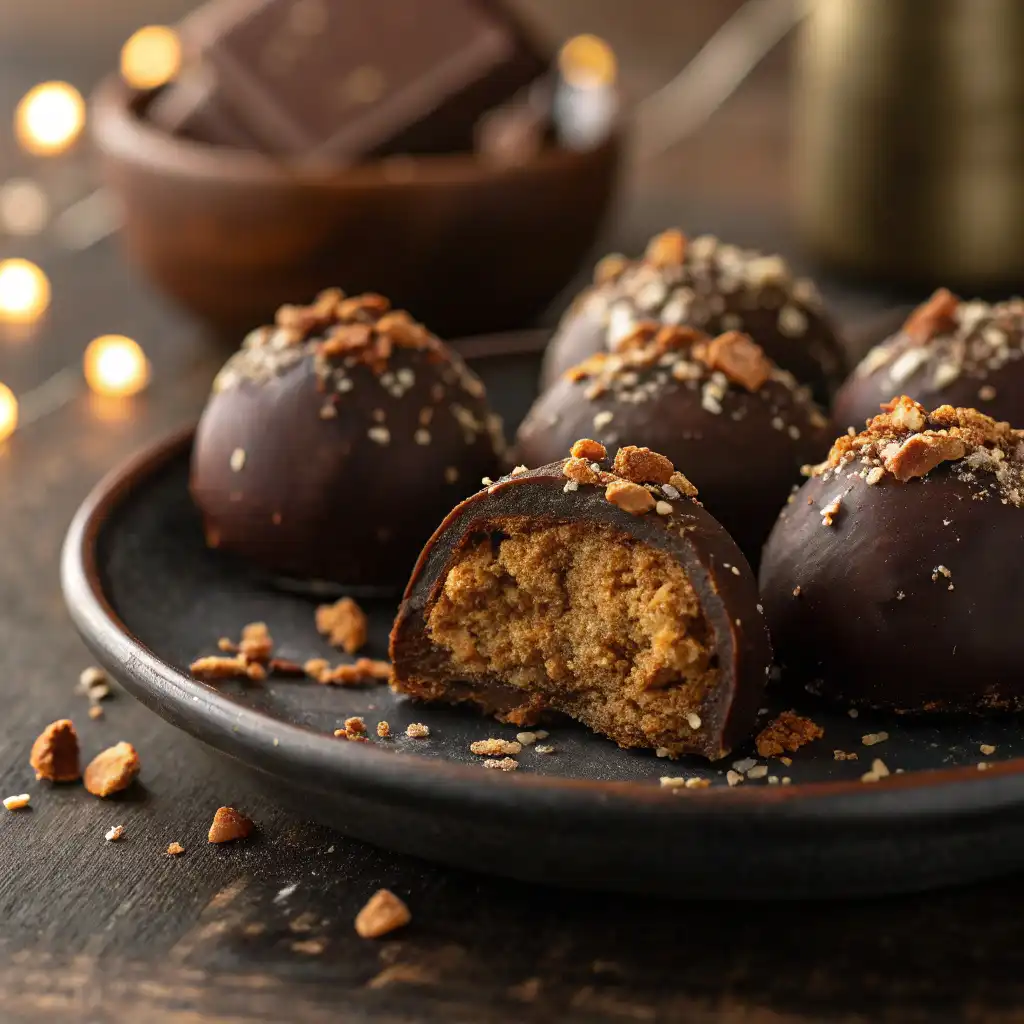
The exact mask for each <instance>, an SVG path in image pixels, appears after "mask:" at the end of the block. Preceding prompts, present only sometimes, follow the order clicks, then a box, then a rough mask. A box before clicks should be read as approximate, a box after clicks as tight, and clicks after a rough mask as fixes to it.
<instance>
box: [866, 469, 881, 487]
mask: <svg viewBox="0 0 1024 1024" xmlns="http://www.w3.org/2000/svg"><path fill="white" fill-rule="evenodd" d="M883 476H885V469H884V468H883V467H882V466H875V468H874V469H872V470H869V471H868V475H867V476H866V477H865V479H866V480H867V482H868V483H869V484H870V485H871V486H872V487H874V485H875V484H877V483H881V481H882V477H883Z"/></svg>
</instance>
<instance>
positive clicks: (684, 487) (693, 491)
mask: <svg viewBox="0 0 1024 1024" xmlns="http://www.w3.org/2000/svg"><path fill="white" fill-rule="evenodd" d="M668 483H669V486H670V487H674V488H675V489H676V490H677V491H678V492H679V493H680V494H685V495H686V497H688V498H696V497H697V488H696V487H695V486H694V485H693V484H692V483H690V481H689V480H688V479H687V478H686V477H685V476H683V474H682V473H680V472H679V471H678V470H677V471H676V472H675V473H673V474H672V475H671V476H670V477H669V478H668Z"/></svg>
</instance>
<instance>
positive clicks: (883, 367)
mask: <svg viewBox="0 0 1024 1024" xmlns="http://www.w3.org/2000/svg"><path fill="white" fill-rule="evenodd" d="M894 394H906V395H909V396H910V397H911V398H913V399H915V400H916V401H918V402H921V403H922V405H924V406H926V407H927V408H933V407H935V406H938V405H952V406H958V407H968V408H977V409H980V410H981V411H982V412H984V413H985V414H986V415H988V416H991V417H992V418H993V419H997V420H1008V421H1010V422H1011V423H1020V422H1024V418H1022V414H1024V299H1010V300H1008V301H1006V302H1000V303H996V304H995V305H990V304H988V303H985V302H981V301H978V300H974V301H972V302H964V301H962V300H960V299H958V298H957V297H956V296H955V295H953V294H952V293H951V292H948V291H946V289H944V288H940V289H939V290H938V291H937V292H936V293H935V294H934V295H933V296H932V297H931V299H929V300H928V301H927V302H926V303H924V304H923V305H921V306H919V307H918V308H917V309H916V310H915V311H914V312H913V313H912V314H911V315H910V317H909V319H908V320H907V321H906V323H905V324H903V326H902V327H901V328H900V329H899V330H898V331H897V332H896V333H895V334H894V335H893V336H892V337H890V338H888V339H887V340H886V341H884V342H882V343H881V344H879V345H876V346H875V347H874V348H873V349H871V351H870V352H868V354H867V355H866V356H865V357H864V358H863V359H862V360H861V362H860V363H859V365H858V366H857V368H856V369H855V370H854V371H853V373H851V374H850V376H849V377H848V378H847V380H846V381H845V383H844V384H843V386H842V387H841V388H840V389H839V392H838V393H837V394H836V401H835V407H834V417H835V422H836V425H837V426H838V427H839V428H840V429H842V428H844V427H853V428H854V429H855V430H860V429H861V428H862V427H863V426H864V424H865V423H866V422H867V421H868V420H869V419H871V418H872V417H873V416H877V415H878V410H879V407H880V406H881V404H882V403H883V402H887V401H888V400H889V399H890V398H891V397H892V396H893V395H894Z"/></svg>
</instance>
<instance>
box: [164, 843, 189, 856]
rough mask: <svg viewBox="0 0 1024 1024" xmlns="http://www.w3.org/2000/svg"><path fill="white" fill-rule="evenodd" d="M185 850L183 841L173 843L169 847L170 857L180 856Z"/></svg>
mask: <svg viewBox="0 0 1024 1024" xmlns="http://www.w3.org/2000/svg"><path fill="white" fill-rule="evenodd" d="M184 852H185V847H184V846H182V845H181V843H171V845H170V846H168V847H167V856H168V857H180V856H181V854H183V853H184Z"/></svg>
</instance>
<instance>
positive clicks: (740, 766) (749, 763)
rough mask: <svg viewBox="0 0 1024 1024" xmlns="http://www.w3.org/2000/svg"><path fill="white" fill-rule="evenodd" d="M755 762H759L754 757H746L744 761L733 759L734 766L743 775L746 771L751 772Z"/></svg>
mask: <svg viewBox="0 0 1024 1024" xmlns="http://www.w3.org/2000/svg"><path fill="white" fill-rule="evenodd" d="M755 764H757V762H756V761H755V760H754V759H753V758H752V757H745V758H743V760H742V761H733V763H732V766H733V768H735V769H736V771H738V772H739V773H740V774H741V775H742V774H744V773H745V772H749V771H750V769H751V768H753V767H754V765H755Z"/></svg>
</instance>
